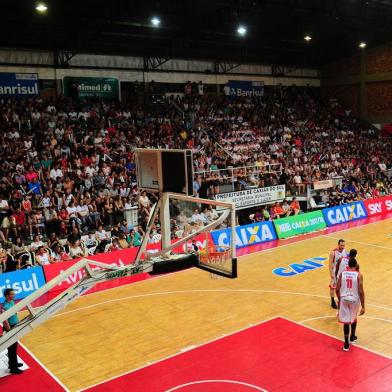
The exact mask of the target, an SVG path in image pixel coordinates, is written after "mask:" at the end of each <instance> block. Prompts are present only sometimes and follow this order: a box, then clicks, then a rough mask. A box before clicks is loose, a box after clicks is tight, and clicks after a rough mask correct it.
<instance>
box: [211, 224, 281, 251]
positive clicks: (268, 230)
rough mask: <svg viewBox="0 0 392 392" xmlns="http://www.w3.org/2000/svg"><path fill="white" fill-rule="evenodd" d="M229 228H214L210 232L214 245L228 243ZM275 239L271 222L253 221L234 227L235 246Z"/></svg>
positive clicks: (240, 246) (239, 246)
mask: <svg viewBox="0 0 392 392" xmlns="http://www.w3.org/2000/svg"><path fill="white" fill-rule="evenodd" d="M230 233H231V231H230V229H222V230H215V231H212V232H211V237H212V240H213V241H214V244H215V245H218V246H228V245H230V242H231V241H230V240H231V239H230ZM272 240H276V233H275V229H274V226H273V224H272V222H260V223H253V224H250V225H245V226H237V227H236V228H235V245H236V248H242V247H243V246H248V245H255V244H261V243H262V242H267V241H272Z"/></svg>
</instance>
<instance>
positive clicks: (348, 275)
mask: <svg viewBox="0 0 392 392" xmlns="http://www.w3.org/2000/svg"><path fill="white" fill-rule="evenodd" d="M336 295H337V297H338V300H339V322H341V323H343V324H344V326H343V332H344V346H343V350H344V351H348V350H349V349H350V343H354V342H355V341H356V340H357V336H356V335H355V330H356V328H357V316H358V311H359V307H360V306H361V308H362V309H361V312H360V313H359V315H360V316H361V315H362V314H364V313H365V292H364V289H363V278H362V274H361V273H360V272H359V271H358V270H357V260H356V259H355V257H354V256H350V258H349V260H348V268H347V270H346V271H343V272H342V273H341V274H340V276H339V279H338V283H337V285H336ZM350 325H351V334H350ZM349 335H350V336H349Z"/></svg>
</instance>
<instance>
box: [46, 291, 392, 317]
mask: <svg viewBox="0 0 392 392" xmlns="http://www.w3.org/2000/svg"><path fill="white" fill-rule="evenodd" d="M192 293H264V294H285V295H299V296H304V297H315V298H322V299H328V298H329V297H328V296H325V295H318V294H308V293H298V292H293V291H279V290H261V289H260V290H259V289H194V290H175V291H160V292H155V293H147V294H138V295H129V296H127V297H121V298H113V299H108V300H106V301H102V302H97V303H95V304H92V305H88V306H84V307H80V308H77V309H73V310H69V311H67V312H63V313H58V314H55V315H54V316H52V318H56V317H60V316H63V315H67V314H70V313H75V312H79V311H83V310H87V309H91V308H95V307H96V306H101V305H105V304H109V303H113V302H119V301H123V300H125V301H126V300H129V299H136V298H145V297H153V296H160V295H171V294H192ZM367 305H368V306H372V307H374V308H379V309H384V310H387V311H392V308H389V307H387V306H383V305H375V304H370V303H368V304H367Z"/></svg>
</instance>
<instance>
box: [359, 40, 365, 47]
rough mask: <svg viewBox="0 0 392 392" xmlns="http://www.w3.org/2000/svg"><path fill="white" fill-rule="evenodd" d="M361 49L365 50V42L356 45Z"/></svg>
mask: <svg viewBox="0 0 392 392" xmlns="http://www.w3.org/2000/svg"><path fill="white" fill-rule="evenodd" d="M358 46H359V47H360V48H361V49H365V48H366V42H363V41H362V42H360V43H359V45H358Z"/></svg>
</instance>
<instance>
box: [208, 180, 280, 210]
mask: <svg viewBox="0 0 392 392" xmlns="http://www.w3.org/2000/svg"><path fill="white" fill-rule="evenodd" d="M285 195H286V186H285V185H276V186H269V187H266V188H254V189H247V190H244V191H238V192H228V193H220V194H218V195H216V196H215V200H218V201H223V202H227V203H234V204H235V208H236V209H237V210H240V209H242V208H248V207H252V206H260V205H262V204H266V203H271V202H274V201H277V200H283V199H284V198H285ZM218 209H219V208H218Z"/></svg>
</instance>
